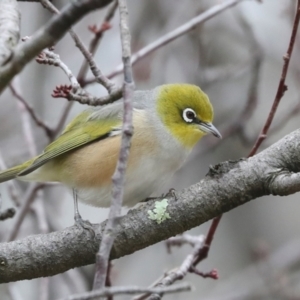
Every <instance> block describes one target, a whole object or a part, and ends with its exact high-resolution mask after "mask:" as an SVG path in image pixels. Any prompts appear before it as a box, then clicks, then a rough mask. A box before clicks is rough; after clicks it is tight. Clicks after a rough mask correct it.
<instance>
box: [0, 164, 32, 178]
mask: <svg viewBox="0 0 300 300" xmlns="http://www.w3.org/2000/svg"><path fill="white" fill-rule="evenodd" d="M31 162H32V161H30V160H29V161H26V162H25V163H23V164H21V165H18V166H15V167H13V168H10V169H7V170H4V171H2V172H0V183H1V182H4V181H8V180H11V179H14V178H16V177H17V176H18V174H19V173H20V172H22V171H23V170H24V169H26V168H27V167H28V166H29V165H30V164H31Z"/></svg>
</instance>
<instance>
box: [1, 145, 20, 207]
mask: <svg viewBox="0 0 300 300" xmlns="http://www.w3.org/2000/svg"><path fill="white" fill-rule="evenodd" d="M5 169H7V166H6V164H5V162H4V159H3V157H2V153H1V151H0V170H5ZM6 184H7V189H8V194H9V196H10V198H11V200H12V201H13V202H14V204H15V205H16V206H20V199H19V196H20V195H19V193H18V189H17V186H16V184H15V183H14V181H8V182H6Z"/></svg>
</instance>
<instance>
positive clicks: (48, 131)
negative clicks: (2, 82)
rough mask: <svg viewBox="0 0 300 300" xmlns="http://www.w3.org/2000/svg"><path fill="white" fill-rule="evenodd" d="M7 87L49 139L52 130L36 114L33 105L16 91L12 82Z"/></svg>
mask: <svg viewBox="0 0 300 300" xmlns="http://www.w3.org/2000/svg"><path fill="white" fill-rule="evenodd" d="M9 88H10V90H11V92H12V94H13V95H14V97H16V98H17V99H18V100H19V101H20V102H21V103H22V104H23V105H24V107H25V109H26V110H27V112H28V114H29V115H30V117H31V118H32V120H33V121H34V122H35V124H36V125H37V126H39V127H41V128H42V129H43V130H44V131H45V133H46V135H47V137H48V138H49V139H51V137H52V135H53V130H52V129H51V128H50V127H49V126H48V125H47V124H46V123H45V122H44V121H42V119H40V118H39V117H38V116H37V114H36V112H35V111H34V109H33V107H32V106H31V105H30V104H29V103H28V102H27V101H26V100H25V99H24V97H23V96H22V95H21V94H20V93H18V91H17V90H16V88H15V86H14V85H13V84H10V85H9Z"/></svg>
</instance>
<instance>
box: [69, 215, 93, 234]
mask: <svg viewBox="0 0 300 300" xmlns="http://www.w3.org/2000/svg"><path fill="white" fill-rule="evenodd" d="M74 220H75V225H76V226H77V227H79V228H80V229H81V230H82V231H83V230H88V231H89V233H90V234H91V236H92V237H93V239H94V238H95V237H96V234H95V231H94V229H93V225H92V224H91V223H90V222H89V221H88V220H83V219H82V218H81V215H80V214H75V216H74Z"/></svg>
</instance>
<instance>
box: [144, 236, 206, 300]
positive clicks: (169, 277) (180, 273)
mask: <svg viewBox="0 0 300 300" xmlns="http://www.w3.org/2000/svg"><path fill="white" fill-rule="evenodd" d="M182 239H183V240H184V239H185V237H184V236H183V237H182ZM189 240H190V239H189ZM177 242H178V241H177ZM181 242H184V241H181ZM203 242H204V237H203V236H199V237H198V240H197V241H194V243H193V248H194V249H193V253H192V254H189V255H188V256H187V257H186V258H185V260H184V261H183V263H182V264H181V266H180V267H179V268H177V269H175V270H172V271H169V272H168V273H167V274H166V275H165V276H164V277H163V279H161V280H160V281H159V282H158V283H157V284H156V285H155V287H164V286H169V285H171V284H173V283H174V282H175V281H177V280H181V279H183V278H184V277H185V276H186V275H187V273H188V272H189V270H190V269H191V267H192V266H193V262H194V260H195V258H196V257H197V256H198V254H199V251H200V250H201V248H202V247H203ZM161 298H162V293H152V295H150V297H149V298H148V299H149V300H160V299H161Z"/></svg>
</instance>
